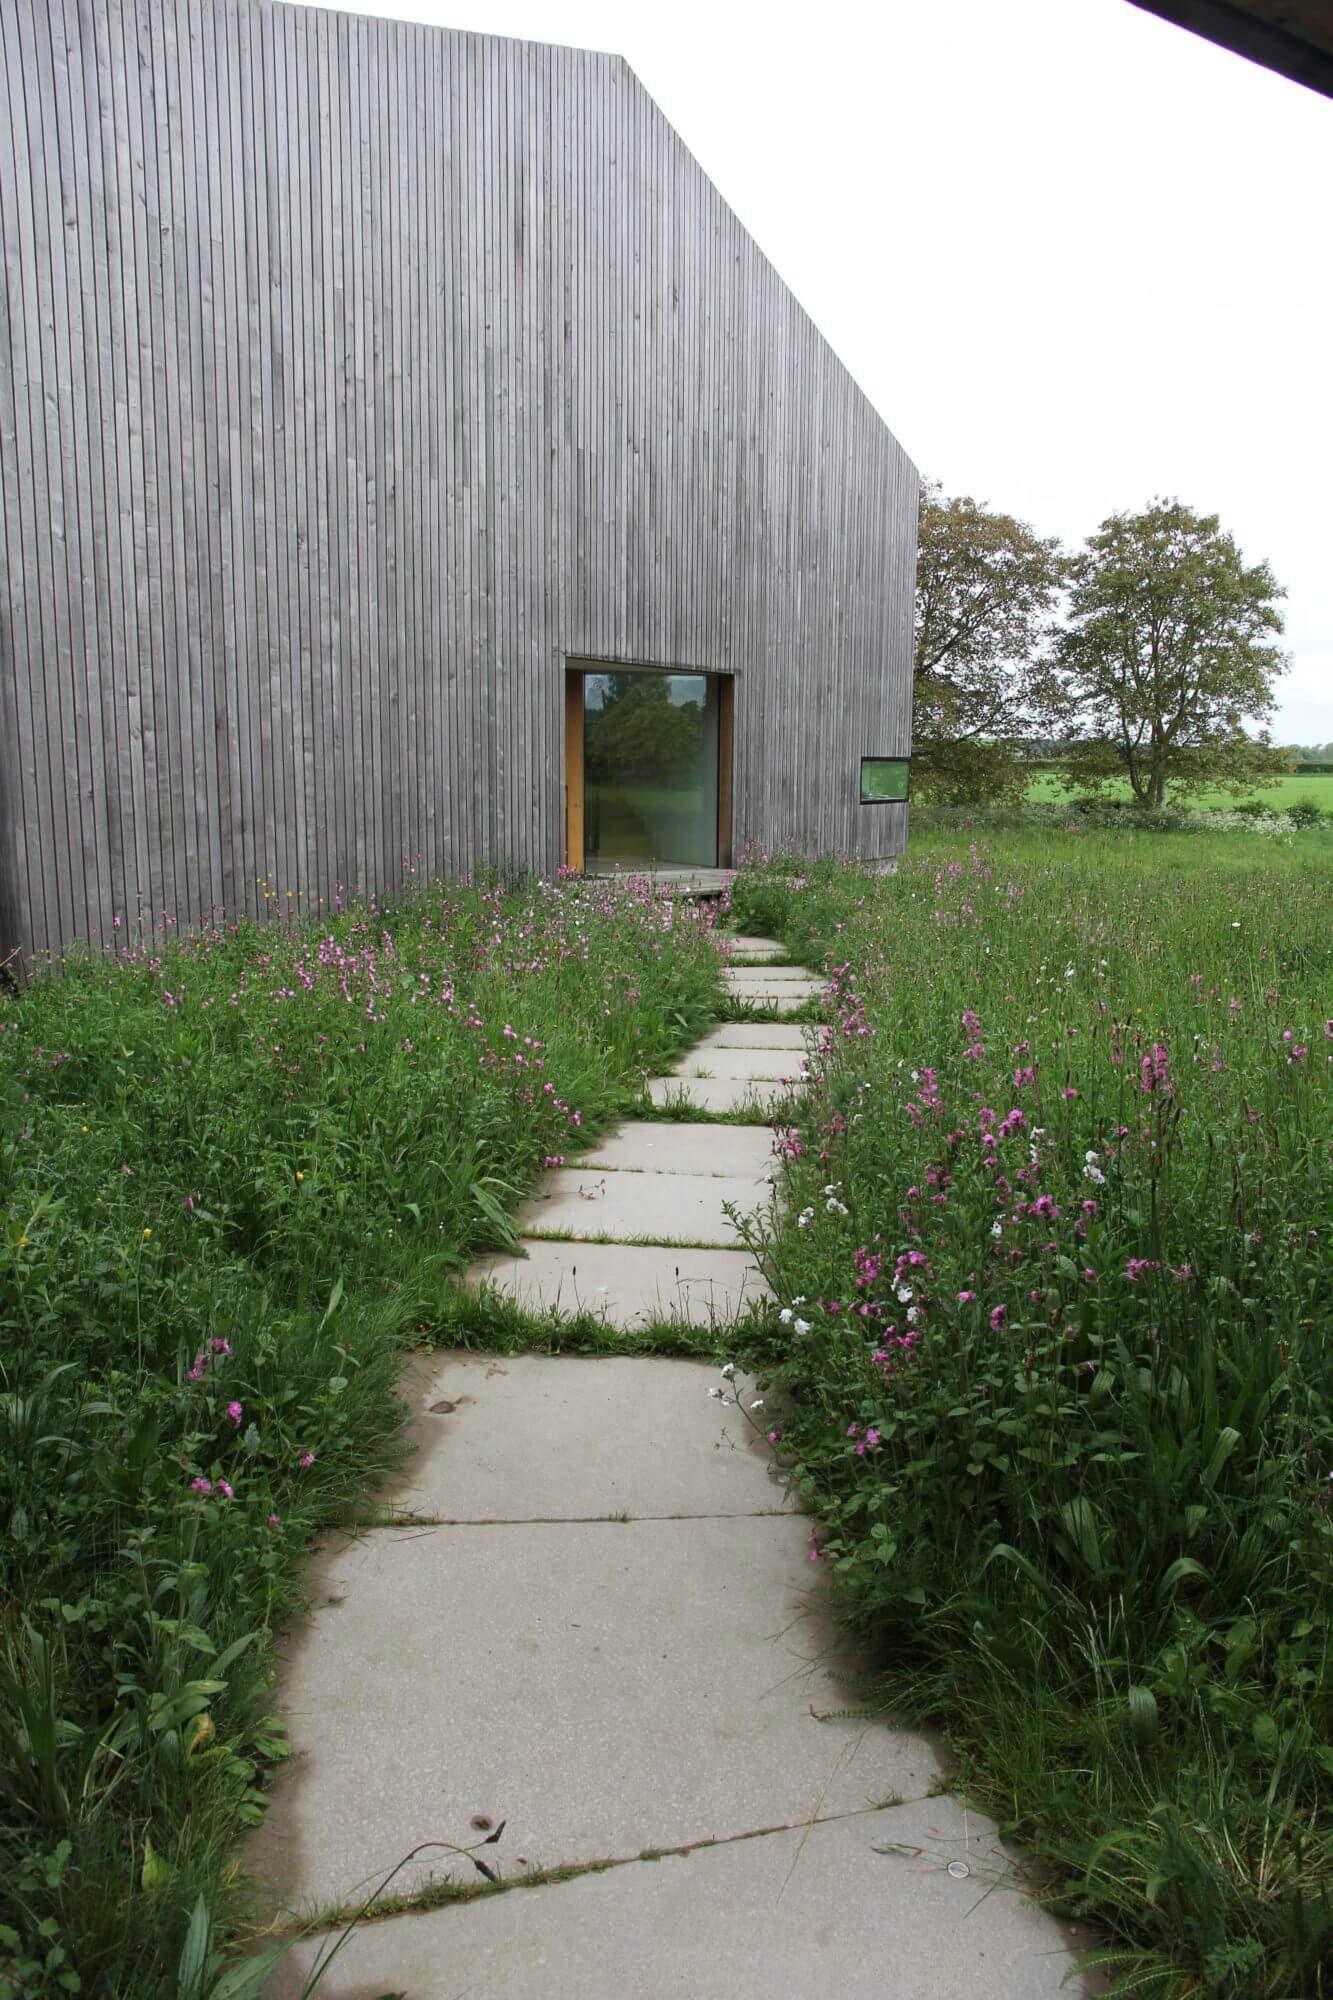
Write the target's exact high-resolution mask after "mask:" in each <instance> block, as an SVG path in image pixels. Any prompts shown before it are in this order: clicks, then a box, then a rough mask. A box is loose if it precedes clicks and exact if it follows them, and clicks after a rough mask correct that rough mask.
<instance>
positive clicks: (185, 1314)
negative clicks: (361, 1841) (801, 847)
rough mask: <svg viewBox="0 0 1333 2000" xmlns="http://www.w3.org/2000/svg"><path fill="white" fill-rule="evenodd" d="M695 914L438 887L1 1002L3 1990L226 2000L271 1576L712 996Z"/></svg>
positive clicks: (382, 1449)
mask: <svg viewBox="0 0 1333 2000" xmlns="http://www.w3.org/2000/svg"><path fill="white" fill-rule="evenodd" d="M711 924H712V916H711V913H710V912H709V911H708V909H707V908H706V907H703V906H698V905H677V904H674V903H672V902H671V901H669V900H666V899H663V898H660V897H658V896H656V895H654V894H653V893H652V892H651V891H650V890H649V889H648V888H646V887H645V886H644V885H642V884H640V885H638V886H634V885H630V886H628V887H616V888H612V887H610V886H604V885H603V886H598V885H595V884H588V885H583V884H573V883H568V884H566V883H556V884H536V885H532V886H531V887H529V888H526V889H516V890H512V891H511V892H509V893H505V892H504V891H502V890H501V889H500V888H498V887H493V888H485V887H463V886H459V885H449V886H445V887H443V888H435V889H431V890H425V889H423V890H422V891H421V893H420V894H419V895H417V896H415V897H413V898H412V899H411V900H410V901H407V902H405V903H401V904H399V905H397V906H395V907H393V908H391V909H379V908H377V907H375V905H374V904H373V903H367V902H356V903H354V904H353V905H352V906H351V907H349V908H347V909H345V910H342V911H340V912H338V913H337V914H336V915H334V916H332V917H330V918H319V917H314V918H310V919H297V920H294V921H289V922H284V923H274V924H272V925H269V926H266V927H258V926H255V925H251V924H248V923H242V924H237V925H228V924H225V923H222V922H219V923H218V924H217V925H215V926H214V927H211V928H209V929H208V930H206V931H204V932H202V933H200V934H198V935H191V936H177V935H175V934H174V932H172V931H171V930H170V929H169V928H168V929H167V930H166V931H165V932H159V933H158V934H157V935H155V936H154V937H153V938H152V939H151V940H148V941H147V942H145V943H144V944H142V945H141V946H140V947H139V948H137V949H135V950H132V951H129V952H126V953H124V954H122V955H121V956H120V957H119V958H115V959H103V958H96V957H89V958H87V959H85V960H83V961H81V962H79V963H70V964H68V965H66V966H65V967H64V968H63V969H60V970H58V971H53V972H52V973H50V974H49V975H47V976H44V977H39V978H37V979H36V980H35V981H34V982H33V983H32V985H31V986H30V987H28V988H27V989H26V990H24V991H23V992H21V993H10V994H8V995H6V996H4V1000H3V1004H2V1005H0V1104H2V1105H3V1130H2V1134H0V1159H2V1160H3V1187H4V1192H3V1201H0V1211H2V1216H0V1315H2V1319H3V1324H2V1326H0V1424H2V1425H3V1429H4V1449H3V1451H0V1515H3V1518H4V1520H5V1521H6V1523H7V1526H8V1536H7V1540H6V1544H5V1551H4V1582H3V1589H2V1590H0V1605H2V1606H3V1615H2V1618H0V1992H3V1993H5V1994H7V1995H18V1994H22V1995H24V1996H25V1997H26V1996H33V1997H34V2000H36V1997H37V1996H41V2000H45V1996H48V1995H64V1994H68V1993H85V1994H92V1993H107V1994H112V1993H114V1994H124V1995H127V1996H128V1995H133V1996H135V2000H147V1997H148V1996H156V1995H170V1996H172V2000H208V1996H213V2000H221V1996H222V1995H223V1994H224V1993H225V1994H226V1995H228V1996H230V2000H237V1996H239V1995H240V1994H241V1992H242V1991H243V1990H244V1991H249V1990H251V1989H249V1988H243V1987H242V1986H241V1985H239V1984H237V1983H235V1982H236V1981H237V1980H239V1979H241V1978H242V1976H243V1975H242V1973H241V1972H239V1971H238V1972H235V1973H230V1974H229V1973H226V1972H225V1971H222V1970H221V1969H220V1968H221V1958H220V1956H219V1953H218V1950H217V1946H218V1944H219V1943H223V1944H225V1942H226V1940H227V1939H228V1938H234V1937H235V1935H236V1921H237V1919H238V1918H239V1917H241V1916H243V1914H244V1911H243V1906H241V1905H240V1904H238V1901H237V1894H236V1886H237V1881H238V1862H237V1855H236V1842H237V1837H238V1835H239V1833H240V1832H241V1831H243V1829H244V1827H245V1826H246V1825H247V1824H249V1823H252V1822H253V1821H254V1820H255V1819H256V1818H257V1817H258V1816H259V1815H260V1813H261V1812H262V1809H263V1804H262V1792H261V1789H260V1786H261V1781H262V1774H263V1771H264V1769H265V1767H266V1766H267V1765H268V1764H270V1763H271V1762H272V1760H273V1759H275V1758H277V1757H280V1756H281V1755H282V1752H283V1743H282V1739H281V1735H280V1732H279V1731H278V1729H277V1727H276V1725H275V1724H274V1723H273V1721H272V1720H271V1717H270V1709H271V1703H272V1688H271V1681H272V1672H273V1650H272V1648H273V1638H274V1633H275V1630H276V1629H277V1627H278V1625H279V1623H280V1621H281V1619H282V1616H283V1614H284V1612H286V1611H287V1610H288V1609H289V1607H291V1606H292V1605H293V1603H294V1602H296V1601H297V1600H298V1598H299V1582H298V1580H297V1574H296V1562H297V1558H298V1556H299V1555H300V1553H301V1551H302V1550H303V1549H304V1548H305V1547H306V1546H307V1545H308V1543H309V1540H310V1537H311V1535H312V1533H313V1532H314V1531H315V1530H317V1529H318V1528H320V1527H323V1526H327V1525H329V1524H332V1523H335V1522H341V1523H352V1522H354V1521H355V1520H356V1519H357V1518H358V1511H359V1510H362V1509H364V1507H365V1506H366V1505H367V1504H368V1502H369V1498H370V1496H371V1495H372V1494H373V1487H374V1482H375V1479H376V1477H377V1475H378V1474H379V1473H380V1472H382V1471H383V1470H384V1469H385V1468H386V1467H387V1465H388V1464H390V1463H391V1462H392V1459H393V1457H394V1453H395V1442H394V1440H395V1433H396V1430H397V1428H398V1424H399V1421H400V1406H399V1403H398V1401H397V1399H396V1398H395V1396H394V1394H393V1382H394V1374H395V1369H396V1366H397V1362H398V1359H399V1357H400V1355H401V1352H402V1349H403V1346H404V1344H405V1343H411V1342H412V1341H414V1340H417V1339H428V1338H429V1337H430V1333H431V1329H432V1327H433V1326H434V1325H435V1324H436V1323H437V1317H438V1315H439V1313H440V1312H441V1310H442V1302H443V1300H444V1299H445V1297H446V1296H447V1294H448V1290H449V1286H450V1282H451V1280H452V1278H453V1277H454V1276H455V1275H456V1273H457V1272H458V1271H459V1270H460V1268H461V1267H462V1265H463V1264H464V1262H465V1261H466V1259H467V1257H468V1256H469V1254H470V1253H471V1252H473V1251H476V1250H478V1249H481V1248H484V1247H489V1246H494V1245H497V1244H504V1243H506V1242H507V1241H509V1240H510V1237H509V1224H508V1220H507V1212H508V1211H509V1210H510V1209H511V1208H512V1207H513V1205H514V1203H515V1202H516V1200H517V1198H518V1196H519V1195H520V1194H521V1193H522V1192H524V1191H525V1190H526V1189H527V1188H528V1187H529V1186H530V1185H531V1183H532V1181H533V1180H534V1178H535V1177H536V1175H537V1173H538V1172H539V1171H540V1170H541V1168H542V1166H543V1164H544V1163H549V1162H550V1161H552V1160H556V1159H559V1158H561V1157H562V1156H563V1153H564V1151H565V1149H566V1147H571V1146H573V1145H574V1144H576V1143H577V1142H578V1140H579V1139H580V1138H581V1137H582V1136H584V1135H585V1134H586V1133H587V1132H588V1131H589V1130H590V1129H593V1128H595V1126H596V1125H597V1124H598V1123H599V1122H600V1121H601V1120H602V1119H604V1118H605V1117H606V1115H607V1114H608V1112H609V1111H611V1110H612V1109H613V1108H618V1107H620V1106H622V1105H623V1104H625V1103H627V1102H628V1101H629V1100H630V1099H631V1098H632V1096H633V1094H634V1093H635V1091H636V1090H637V1088H638V1085H639V1081H640V1079H641V1077H642V1075H643V1074H644V1072H645V1070H648V1069H651V1068H653V1067H660V1066H661V1064H662V1062H663V1061H664V1060H665V1059H667V1058H669V1057H670V1056H671V1055H672V1053H673V1052H674V1051H675V1050H676V1049H677V1048H679V1047H680V1046H682V1045H683V1044H686V1043H688V1042H689V1041H691V1040H692V1039H693V1038H694V1037H695V1035H696V1034H697V1033H698V1032H699V1030H700V1029H701V1028H702V1027H703V1026H704V1025H705V1023H706V1022H707V1021H708V1020H709V1019H710V1018H711V1017H712V1015H713V1014H714V1013H715V1012H716V1007H717V995H718V990H719V981H718V957H717V953H716V952H715V951H714V949H713V948H712V946H711V944H710V942H709V940H708V931H709V929H710V927H711ZM228 1980H231V1981H232V1983H231V1984H228V1983H227V1982H228Z"/></svg>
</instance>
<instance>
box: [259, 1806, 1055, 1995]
mask: <svg viewBox="0 0 1333 2000" xmlns="http://www.w3.org/2000/svg"><path fill="white" fill-rule="evenodd" d="M883 1848H890V1849H894V1850H896V1851H894V1852H891V1853H882V1852H880V1851H878V1850H880V1849H883ZM514 1851H520V1850H513V1849H511V1844H510V1840H509V1834H508V1830H507V1829H506V1832H505V1836H504V1839H503V1840H502V1842H500V1843H499V1845H498V1847H497V1848H496V1849H488V1850H487V1852H488V1854H491V1855H492V1856H494V1855H496V1854H497V1853H498V1855H499V1856H500V1857H501V1866H502V1867H503V1866H504V1863H503V1856H504V1854H505V1853H506V1852H514ZM951 1862H952V1863H953V1864H954V1865H955V1868H957V1867H958V1866H960V1865H961V1866H962V1867H964V1868H965V1869H966V1870H967V1873H966V1874H964V1875H961V1876H960V1875H951V1874H950V1873H949V1864H950V1863H951ZM524 1872H525V1871H524V1870H523V1869H521V1868H516V1867H514V1866H513V1865H512V1863H511V1864H510V1866H509V1867H508V1868H507V1869H506V1875H507V1876H508V1877H509V1878H512V1879H518V1880H521V1879H522V1876H523V1874H524ZM335 1942H336V1940H335V1939H334V1938H332V1937H327V1938H321V1939H310V1940H308V1941H307V1942H306V1943H304V1944H303V1945H301V1946H300V1947H299V1948H298V1949H297V1951H295V1952H294V1953H293V1954H292V1956H291V1958H290V1959H289V1960H288V1961H287V1962H286V1963H285V1964H284V1966H283V1968H282V1970H281V1972H280V1973H279V1974H278V1976H277V1978H276V1979H275V1980H274V1981H273V1983H272V1984H271V1985H270V1987H269V2000H299V1995H300V1993H301V1982H302V1979H303V1978H304V1977H306V1976H308V1974H309V1973H310V1971H311V1970H312V1969H313V1968H314V1966H315V1965H316V1964H317V1963H318V1962H319V1959H320V1957H321V1956H322V1955H323V1954H326V1953H327V1952H328V1951H329V1950H331V1949H332V1946H333V1944H334V1943H335ZM1081 1942H1084V1941H1083V1940H1081V1939H1079V1938H1078V1937H1077V1935H1076V1934H1075V1933H1074V1932H1073V1931H1072V1930H1071V1929H1070V1928H1069V1927H1068V1926H1066V1925H1063V1924H1060V1923H1058V1922H1057V1921H1056V1920H1055V1919H1054V1918H1052V1917H1049V1916H1047V1915H1045V1914H1044V1913H1043V1912H1042V1911H1040V1910H1038V1909H1037V1908H1036V1906H1035V1905H1034V1904H1033V1903H1031V1902H1030V1901H1028V1900H1027V1898H1026V1897H1025V1896H1023V1895H1022V1893H1021V1892H1020V1890H1019V1888H1018V1886H1017V1883H1016V1880H1015V1877H1014V1874H1013V1871H1012V1868H1011V1865H1010V1863H1009V1860H1008V1857H1007V1856H1006V1854H1005V1853H1004V1850H1003V1849H1002V1848H1001V1847H1000V1845H999V1842H998V1841H997V1840H996V1838H995V1836H994V1833H993V1830H992V1829H991V1828H990V1826H989V1824H988V1822H987V1821H985V1820H983V1819H980V1818H978V1817H977V1815H976V1814H974V1813H969V1812H968V1811H967V1810H966V1809H965V1808H964V1807H963V1806H961V1805H959V1804H958V1803H957V1802H956V1801H955V1800H953V1799H949V1798H934V1799H922V1800H919V1801H917V1800H914V1801H912V1802H910V1803H908V1804H904V1805H900V1806H893V1807H890V1808H888V1809H886V1810H883V1811H879V1812H867V1813H856V1814H854V1815H852V1816H850V1817H847V1818H841V1819H835V1820H823V1821H821V1822H820V1823H819V1824H817V1825H815V1826H812V1827H795V1828H792V1829H790V1830H783V1831H779V1832H775V1833H771V1834H767V1835H761V1836H758V1837H756V1838H754V1839H749V1840H732V1841H730V1842H728V1843H727V1844H726V1845H724V1846H716V1847H703V1848H696V1849H695V1850H694V1852H692V1853H689V1854H684V1855H667V1856H664V1857H663V1858H661V1859H660V1860H647V1861H641V1860H635V1861H631V1862H630V1863H629V1864H628V1865H627V1866H625V1867H622V1868H612V1869H607V1870H605V1871H604V1872H601V1873H597V1874H588V1875H581V1876H578V1877H577V1878H576V1879H574V1880H572V1881H567V1882H552V1883H547V1884H545V1885H542V1886H540V1887H534V1888H526V1889H516V1890H512V1891H509V1892H507V1893H505V1894H502V1895H498V1896H488V1897H486V1898H485V1899H484V1900H481V1901H477V1902H470V1903H466V1904H461V1905H456V1906H454V1907H452V1908H445V1909H440V1910H435V1911H432V1912H429V1913H415V1914H408V1915H405V1916H400V1917H395V1918H392V1919H391V1920H389V1921H387V1922H384V1923H377V1924H373V1925H370V1926H368V1927H366V1928H364V1929H362V1930H359V1931H357V1932H356V1933H355V1934H354V1935H353V1936H352V1938H351V1939H350V1940H349V1942H348V1943H347V1944H346V1945H345V1946H344V1947H343V1949H342V1951H341V1952H340V1953H339V1955H338V1957H337V1958H336V1959H335V1960H334V1963H333V1965H332V1967H331V1969H330V1971H329V1973H328V1976H327V1980H326V1982H325V1984H323V1985H321V1987H320V1989H319V1992H320V2000H378V1996H380V1995H383V1994H384V1993H386V1992H391V1993H402V1994H405V1995H407V1996H408V2000H461V1996H462V1995H464V1994H467V1995H474V1994H475V1995H477V1996H479V2000H480V1996H485V2000H565V1996H572V1995H578V1996H579V2000H832V1996H836V2000H1057V1996H1059V2000H1082V1996H1087V1995H1089V1994H1090V1993H1091V1992H1092V1991H1093V1987H1092V1983H1091V1982H1090V1981H1087V1980H1084V1979H1080V1978H1078V1977H1074V1978H1072V1979H1069V1982H1068V1984H1065V1983H1064V1982H1065V1980H1066V1978H1067V1976H1068V1974H1069V1972H1070V1970H1071V1967H1072V1965H1073V1962H1074V1956H1073V1953H1074V1948H1075V1947H1076V1946H1077V1945H1078V1944H1079V1943H1081Z"/></svg>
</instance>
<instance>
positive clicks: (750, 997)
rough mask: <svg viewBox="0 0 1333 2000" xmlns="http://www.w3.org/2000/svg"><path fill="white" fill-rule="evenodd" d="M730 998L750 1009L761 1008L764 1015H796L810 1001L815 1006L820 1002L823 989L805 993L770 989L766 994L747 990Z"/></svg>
mask: <svg viewBox="0 0 1333 2000" xmlns="http://www.w3.org/2000/svg"><path fill="white" fill-rule="evenodd" d="M732 998H733V999H735V1000H743V1001H745V1003H746V1004H747V1006H750V1007H762V1008H763V1009H764V1011H765V1012H766V1013H771V1014H796V1013H799V1012H800V1010H801V1008H803V1007H808V1006H809V1004H810V1002H811V1001H812V1000H813V1001H815V1002H816V1004H818V1003H819V1002H820V1001H822V1000H823V998H824V988H823V987H822V986H819V987H813V988H811V990H810V991H809V992H807V991H806V990H805V989H804V988H793V987H790V986H788V987H786V988H785V989H784V990H783V991H782V992H781V993H779V992H777V991H776V990H775V989H772V988H770V989H769V991H767V992H761V991H759V990H758V989H748V988H747V990H746V991H745V992H744V993H739V992H738V993H734V994H733V995H732Z"/></svg>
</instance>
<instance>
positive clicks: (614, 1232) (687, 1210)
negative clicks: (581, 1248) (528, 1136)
mask: <svg viewBox="0 0 1333 2000" xmlns="http://www.w3.org/2000/svg"><path fill="white" fill-rule="evenodd" d="M772 1192H773V1191H772V1188H771V1187H770V1186H769V1184H768V1183H767V1182H766V1181H764V1180H761V1179H759V1178H758V1177H757V1176H753V1175H752V1176H750V1177H748V1178H746V1179H740V1178H737V1177H727V1176H723V1175H720V1174H634V1173H624V1172H622V1171H620V1170H619V1169H617V1168H614V1167H557V1168H555V1169H554V1170H553V1171H552V1172H551V1173H548V1174H546V1175H544V1176H543V1179H542V1181H541V1183H540V1184H539V1186H538V1188H537V1191H536V1194H535V1195H534V1197H533V1199H532V1200H530V1201H528V1202H525V1203H524V1205H523V1207H522V1208H521V1209H520V1210H519V1213H518V1215H517V1217H516V1218H515V1227H516V1228H517V1230H518V1232H519V1234H520V1235H522V1236H534V1235H542V1236H563V1237H565V1238H567V1239H574V1240H577V1241H580V1242H614V1243H645V1242H650V1243H659V1244H663V1245H671V1244H676V1243H708V1244H713V1243H716V1244H730V1245H732V1246H733V1247H734V1246H735V1244H736V1242H737V1229H736V1224H735V1223H734V1222H733V1221H732V1219H731V1217H730V1216H729V1215H728V1214H727V1212H726V1211H727V1208H728V1207H729V1206H730V1207H732V1208H733V1209H735V1210H736V1211H737V1212H738V1213H740V1214H742V1215H748V1214H751V1213H752V1212H753V1211H754V1210H755V1209H757V1208H767V1207H768V1205H769V1204H770V1202H771V1200H772Z"/></svg>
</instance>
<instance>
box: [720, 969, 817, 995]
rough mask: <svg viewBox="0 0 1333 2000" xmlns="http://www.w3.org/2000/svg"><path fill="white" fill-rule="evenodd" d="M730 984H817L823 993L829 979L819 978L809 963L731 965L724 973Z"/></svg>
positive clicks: (740, 985)
mask: <svg viewBox="0 0 1333 2000" xmlns="http://www.w3.org/2000/svg"><path fill="white" fill-rule="evenodd" d="M722 977H723V979H724V980H725V981H726V983H727V985H728V986H733V987H742V986H746V985H752V986H817V987H818V988H819V991H820V992H821V993H822V992H823V991H824V988H825V986H826V985H827V983H828V982H827V981H826V980H823V979H819V978H818V977H817V976H816V975H815V974H814V973H812V972H811V970H810V968H809V966H808V965H729V966H728V967H727V968H726V970H725V971H724V973H723V974H722Z"/></svg>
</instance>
